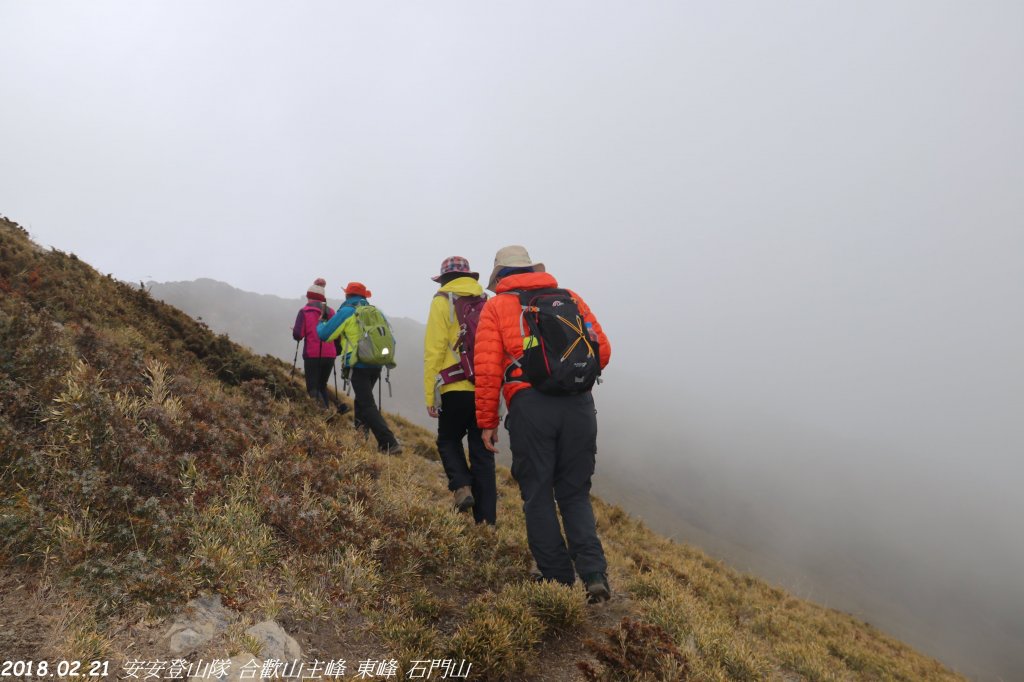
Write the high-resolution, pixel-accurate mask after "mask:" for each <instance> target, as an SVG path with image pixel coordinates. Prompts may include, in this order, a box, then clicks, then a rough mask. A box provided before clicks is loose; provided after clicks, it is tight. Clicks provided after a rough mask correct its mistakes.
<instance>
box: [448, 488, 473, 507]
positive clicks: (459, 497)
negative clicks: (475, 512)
mask: <svg viewBox="0 0 1024 682" xmlns="http://www.w3.org/2000/svg"><path fill="white" fill-rule="evenodd" d="M452 495H453V496H454V497H455V508H456V509H458V510H459V511H460V512H464V511H469V510H470V509H472V508H473V505H474V504H476V500H474V499H473V489H472V488H470V487H469V486H468V485H464V486H462V487H461V488H459V489H458V490H456V491H454V492H453V493H452Z"/></svg>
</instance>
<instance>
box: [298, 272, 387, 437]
mask: <svg viewBox="0 0 1024 682" xmlns="http://www.w3.org/2000/svg"><path fill="white" fill-rule="evenodd" d="M372 295H373V294H372V293H371V292H370V290H369V289H367V288H366V286H365V285H364V284H362V283H361V282H349V284H348V286H347V287H345V302H344V303H342V304H341V306H340V307H339V308H338V312H337V313H335V314H334V316H333V317H331V318H330V319H328V320H324V321H323V322H321V323H320V324H318V325H317V329H316V333H317V335H318V336H319V337H320V339H321V340H323V341H334V340H335V339H341V362H342V367H344V368H345V371H346V372H347V373H348V379H349V381H351V382H352V390H353V391H354V392H355V410H354V411H355V426H356V428H357V429H359V430H360V431H362V432H363V433H366V432H368V431H369V432H372V433H373V435H374V437H375V438H376V439H377V448H378V449H379V450H380V451H381V452H383V453H385V454H390V455H399V454H401V453H402V446H401V445H400V444H399V443H398V439H397V438H395V434H394V433H393V432H392V431H391V428H390V427H389V426H388V423H387V422H386V421H385V420H384V416H383V415H381V413H380V409H379V408H378V407H377V402H376V401H375V400H374V399H373V388H374V386H376V385H377V382H378V381H380V375H381V370H382V369H383V367H385V366H389V367H390V366H393V364H394V363H393V361H389V362H388V363H386V364H385V363H379V364H377V363H374V364H371V363H370V362H366V361H364V360H363V359H362V358H361V357H360V352H359V329H358V326H357V325H356V322H357V309H359V308H364V307H369V301H368V300H367V299H368V298H370V296H372ZM382 317H383V316H382ZM383 324H384V325H386V327H387V331H388V333H390V328H391V327H390V324H388V323H387V320H386V319H385V320H383ZM390 350H391V352H392V353H393V348H392V349H390Z"/></svg>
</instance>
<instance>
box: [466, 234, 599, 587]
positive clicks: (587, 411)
mask: <svg viewBox="0 0 1024 682" xmlns="http://www.w3.org/2000/svg"><path fill="white" fill-rule="evenodd" d="M487 288H488V289H491V290H492V291H494V292H495V293H496V294H497V295H496V296H494V297H493V298H491V299H490V300H489V301H488V302H487V305H486V306H484V310H483V312H482V314H481V315H480V324H479V326H478V327H477V333H476V351H475V356H474V360H475V366H474V371H475V372H476V420H477V424H478V425H479V426H480V428H481V429H483V434H482V437H483V441H484V446H486V447H487V448H488V449H489V450H491V451H492V452H497V442H498V432H497V428H498V403H499V402H500V396H501V395H502V394H504V398H505V404H506V405H507V406H508V417H507V418H506V419H505V425H506V428H507V429H508V432H509V443H510V445H511V448H512V475H513V477H514V478H515V479H516V482H517V483H518V484H519V492H520V495H521V497H522V499H523V513H524V514H525V516H526V536H527V540H528V542H529V545H530V552H531V553H532V554H533V558H534V560H535V561H536V563H537V567H538V569H539V571H540V574H541V576H542V577H543V579H545V580H551V581H557V582H560V583H563V584H566V585H572V584H574V583H575V581H576V574H578V575H579V576H580V578H581V579H582V580H583V584H584V586H585V587H586V590H587V598H588V600H589V601H590V602H591V603H596V602H600V601H604V600H606V599H609V598H610V597H611V590H610V588H609V586H608V578H607V570H608V569H607V563H606V561H605V556H604V549H603V548H602V546H601V540H600V539H599V538H598V536H597V527H596V523H595V521H594V510H593V508H592V506H591V503H590V481H591V477H592V476H593V474H594V462H595V456H596V453H597V411H596V410H595V408H594V398H593V396H592V395H591V392H590V389H591V387H592V386H593V384H594V382H595V381H596V380H597V376H598V375H599V374H600V371H601V369H603V368H604V366H605V365H606V364H607V363H608V358H609V357H610V355H611V347H610V346H609V344H608V339H607V338H606V337H605V335H604V332H603V331H602V330H601V325H600V324H598V321H597V318H595V317H594V314H593V313H592V312H591V311H590V308H589V307H587V304H586V303H585V302H584V301H583V299H582V298H580V297H579V296H577V295H576V294H575V293H573V292H572V291H569V290H567V289H559V288H558V282H557V281H556V280H555V278H554V277H552V276H551V275H550V274H547V273H546V272H545V268H544V264H543V263H534V262H533V261H531V260H530V255H529V253H527V251H526V249H525V248H523V247H522V246H506V247H504V248H502V249H501V250H499V251H498V253H497V256H496V257H495V259H494V271H493V272H492V273H491V278H490V281H489V282H488V284H487ZM556 501H557V503H558V512H560V514H561V520H562V524H563V525H564V526H565V537H563V536H562V532H561V529H560V528H559V525H558V521H559V517H558V513H556V510H555V502H556ZM566 538H567V539H568V548H567V547H566ZM574 570H575V572H574Z"/></svg>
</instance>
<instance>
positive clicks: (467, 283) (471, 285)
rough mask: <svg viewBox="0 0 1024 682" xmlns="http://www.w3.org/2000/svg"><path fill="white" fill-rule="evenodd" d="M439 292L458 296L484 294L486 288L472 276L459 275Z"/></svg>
mask: <svg viewBox="0 0 1024 682" xmlns="http://www.w3.org/2000/svg"><path fill="white" fill-rule="evenodd" d="M438 293H442V294H455V295H456V296H482V295H483V293H484V288H483V287H482V286H480V282H478V281H476V280H475V279H473V278H472V277H457V278H455V279H453V280H452V281H450V282H448V283H447V284H445V285H444V286H443V287H441V288H440V289H438Z"/></svg>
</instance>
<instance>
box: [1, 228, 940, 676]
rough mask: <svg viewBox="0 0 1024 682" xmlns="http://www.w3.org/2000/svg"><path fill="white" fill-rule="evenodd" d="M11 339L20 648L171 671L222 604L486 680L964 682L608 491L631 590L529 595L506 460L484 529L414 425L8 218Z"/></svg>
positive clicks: (238, 639) (604, 517)
mask: <svg viewBox="0 0 1024 682" xmlns="http://www.w3.org/2000/svg"><path fill="white" fill-rule="evenodd" d="M0 349H2V355H0V447H2V460H0V485H2V490H3V492H2V497H0V548H2V554H0V565H2V567H3V568H2V570H0V611H2V612H4V613H8V614H12V615H11V616H10V619H11V620H10V622H9V623H7V625H8V627H7V628H6V629H5V628H0V658H17V657H22V658H35V659H37V660H39V659H41V658H43V657H47V658H49V659H50V660H56V659H58V658H68V659H79V660H81V659H92V658H110V659H112V660H114V661H119V660H124V659H126V658H133V657H134V658H141V659H147V658H149V659H152V658H155V657H158V656H160V654H161V653H162V652H161V651H160V648H159V641H158V635H159V633H160V632H161V631H162V628H164V627H166V622H165V620H164V619H165V618H166V616H167V614H169V613H170V612H171V611H173V610H174V609H175V608H178V607H180V605H181V604H182V603H184V601H186V600H187V599H188V598H189V597H190V596H193V595H195V594H196V593H198V592H201V591H216V592H218V593H220V594H222V595H224V597H225V599H226V600H227V602H228V603H229V604H230V605H232V606H233V607H234V608H236V609H238V610H239V611H240V612H241V613H242V614H243V618H244V619H245V620H246V621H251V622H255V621H258V620H262V619H264V618H266V617H273V618H277V619H278V620H279V621H281V622H282V623H283V624H285V625H286V627H287V628H288V629H289V630H291V631H292V632H294V633H297V634H298V636H299V639H300V641H301V643H302V644H303V645H304V649H305V650H306V652H307V653H308V655H310V657H311V658H312V657H314V656H317V655H319V656H320V657H321V658H323V657H348V658H349V660H350V661H352V660H359V658H360V657H366V658H369V657H374V658H378V657H381V656H385V655H387V656H393V657H395V658H399V659H409V658H433V657H443V656H451V657H458V658H463V657H464V658H467V659H469V660H471V661H472V662H473V663H474V673H476V675H475V679H481V680H499V679H513V678H514V679H545V680H569V679H583V673H582V672H581V671H580V670H579V669H577V665H576V664H577V662H581V661H582V662H589V664H590V666H591V669H592V671H596V672H591V673H590V677H591V678H592V679H652V680H653V679H687V678H689V679H701V680H704V679H709V680H715V679H746V680H759V679H766V678H769V679H770V678H774V679H786V680H801V679H808V680H833V679H842V680H845V679H869V680H875V679H894V680H926V679H936V680H937V679H959V678H958V677H957V676H956V675H954V674H953V673H951V672H950V671H948V670H946V669H945V668H943V667H942V666H941V665H940V664H938V663H937V662H935V661H933V660H930V659H928V658H926V657H923V656H921V655H920V654H917V653H916V652H914V651H913V650H911V649H910V648H908V647H907V646H905V645H903V644H901V643H899V642H897V641H895V640H893V639H891V638H889V637H887V636H885V635H884V634H882V633H880V632H878V631H877V630H875V629H873V628H871V627H870V626H868V625H865V624H863V623H861V622H858V621H856V620H854V619H853V618H851V617H849V616H847V615H845V614H842V613H839V612H836V611H832V610H828V609H824V608H821V607H819V606H817V605H814V604H811V603H808V602H805V601H801V600H799V599H795V598H793V597H791V596H790V595H788V594H786V593H784V592H782V591H781V590H778V589H776V588H773V587H771V586H769V585H767V584H765V583H763V582H761V581H759V580H757V579H754V578H751V577H748V576H744V575H741V574H739V573H736V572H735V571H732V570H730V569H729V568H727V567H725V566H723V565H722V564H720V563H717V562H715V561H713V560H711V559H709V558H708V557H706V556H705V555H703V554H702V553H700V552H698V551H695V550H693V549H691V548H688V547H686V546H683V545H680V544H677V543H674V542H671V541H669V540H666V539H664V538H661V537H659V536H657V535H655V534H653V533H651V532H650V531H649V530H647V529H646V528H645V527H644V526H643V525H642V524H640V523H639V522H637V521H635V520H633V519H631V518H630V517H629V516H628V515H626V514H625V513H624V512H623V511H622V510H621V509H618V508H616V507H613V506H610V505H606V504H603V503H601V502H600V501H597V502H596V513H597V517H598V524H599V530H600V532H601V536H602V538H603V540H604V542H605V547H606V551H607V554H608V558H609V561H610V563H611V580H612V585H613V588H615V589H616V590H617V594H616V598H615V599H614V600H613V601H612V602H611V603H610V604H607V605H603V606H601V607H596V608H588V607H586V606H585V605H584V604H583V602H582V596H581V594H580V592H579V591H572V590H567V589H565V588H561V587H557V586H550V585H533V584H530V583H528V582H526V580H525V579H526V577H527V573H528V568H529V553H528V551H527V547H526V540H525V530H524V527H523V522H522V515H521V513H520V512H519V509H518V499H517V498H518V495H517V492H516V489H515V487H514V482H513V481H512V480H511V479H510V476H509V474H508V472H507V471H506V470H501V471H500V472H499V484H500V495H501V497H500V500H499V514H500V519H499V520H500V526H499V527H498V528H497V529H496V530H495V529H490V528H477V527H475V526H473V525H472V524H470V523H467V520H466V517H465V516H460V515H456V514H454V513H453V512H452V511H450V509H449V504H448V502H449V499H448V493H447V491H446V489H445V485H444V479H443V474H442V473H441V470H440V467H439V466H438V464H437V463H436V461H434V459H436V454H435V452H434V449H433V442H432V441H433V438H432V436H431V434H429V433H427V432H425V431H423V430H421V429H419V428H418V427H415V426H413V425H411V424H409V423H407V422H403V421H401V420H397V419H396V420H395V421H396V422H397V424H398V430H399V435H400V437H401V438H402V439H403V441H404V442H405V443H406V444H407V454H406V455H405V456H404V457H400V458H387V457H383V456H380V455H377V454H376V453H374V452H373V451H372V449H371V448H367V447H366V444H365V442H364V441H362V440H361V439H360V438H359V437H358V436H357V435H356V433H355V432H354V431H353V430H352V429H351V428H350V423H351V422H350V421H347V420H345V419H341V420H335V423H333V424H325V422H324V420H323V419H322V417H321V415H319V414H317V413H316V412H315V411H314V410H313V409H312V408H311V407H310V406H309V405H308V404H307V401H306V400H305V399H304V396H303V395H302V392H301V388H300V387H299V385H298V383H297V382H296V381H293V380H292V379H290V377H289V368H288V367H287V366H286V365H285V364H283V363H281V362H280V361H278V360H274V359H271V358H269V357H263V358H258V357H255V356H253V355H252V354H250V353H248V352H246V351H244V350H242V349H241V348H239V347H237V346H236V345H235V344H233V343H231V342H230V341H229V340H228V339H226V338H224V337H217V336H215V335H214V334H212V333H211V332H210V331H209V330H208V329H206V328H205V327H203V326H202V325H201V324H199V323H197V322H195V321H193V320H192V319H191V318H188V317H187V316H185V315H184V314H183V313H181V312H179V311H177V310H176V309H174V308H171V307H170V306H167V305H165V304H163V303H160V302H157V301H155V300H153V299H152V298H150V297H149V296H148V295H147V294H146V293H145V292H141V291H139V290H137V289H135V288H133V287H131V286H128V285H126V284H123V283H120V282H117V281H115V280H113V279H111V278H109V277H104V276H102V275H100V274H98V273H97V272H95V271H94V270H93V269H92V268H90V267H89V266H88V265H86V264H85V263H82V262H81V261H79V260H78V259H77V258H76V257H75V256H73V255H68V254H64V253H61V252H59V251H45V250H42V249H40V248H39V247H37V246H36V245H34V244H33V243H32V242H31V241H30V240H29V239H28V237H27V235H26V234H25V233H24V232H23V231H22V230H20V229H19V228H17V227H16V226H14V225H13V224H11V223H9V222H7V221H0ZM241 632H242V630H241V629H239V628H233V629H231V630H229V632H228V635H227V636H226V639H225V640H223V641H220V642H218V643H217V647H219V651H220V652H221V653H223V652H224V650H225V649H226V650H227V652H228V653H234V652H238V651H242V650H243V649H244V648H245V647H246V641H245V637H244V636H242V635H241V634H240V633H241ZM645 671H646V673H645ZM645 675H646V676H645ZM627 676H628V677H627Z"/></svg>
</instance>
